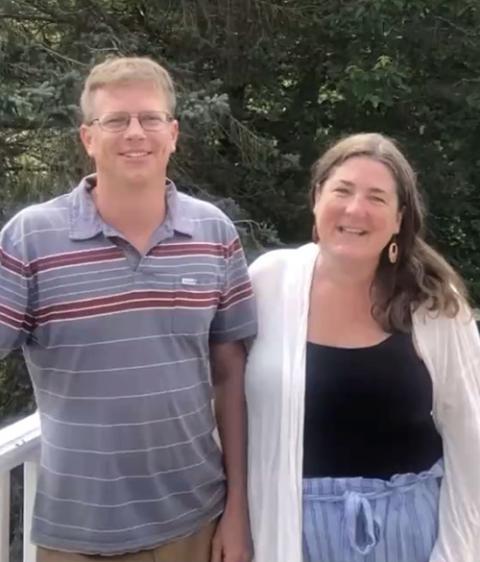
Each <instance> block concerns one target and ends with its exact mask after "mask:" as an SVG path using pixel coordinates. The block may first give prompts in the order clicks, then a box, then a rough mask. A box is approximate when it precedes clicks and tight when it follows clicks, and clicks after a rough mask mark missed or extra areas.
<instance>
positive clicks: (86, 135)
mask: <svg viewBox="0 0 480 562" xmlns="http://www.w3.org/2000/svg"><path fill="white" fill-rule="evenodd" d="M79 133H80V140H81V141H82V144H83V146H84V148H85V152H86V153H87V154H88V155H89V156H90V157H91V158H93V136H92V131H91V129H90V127H89V126H88V125H85V124H82V125H80V130H79Z"/></svg>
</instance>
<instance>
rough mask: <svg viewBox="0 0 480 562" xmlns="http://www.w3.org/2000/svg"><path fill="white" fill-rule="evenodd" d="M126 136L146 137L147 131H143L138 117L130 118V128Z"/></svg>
mask: <svg viewBox="0 0 480 562" xmlns="http://www.w3.org/2000/svg"><path fill="white" fill-rule="evenodd" d="M125 136H126V137H127V138H129V137H144V136H145V131H144V130H143V127H142V126H141V125H140V121H139V120H138V117H137V116H135V115H132V116H131V117H130V123H129V124H128V127H127V129H126V131H125Z"/></svg>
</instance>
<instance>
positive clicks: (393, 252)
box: [388, 242, 398, 263]
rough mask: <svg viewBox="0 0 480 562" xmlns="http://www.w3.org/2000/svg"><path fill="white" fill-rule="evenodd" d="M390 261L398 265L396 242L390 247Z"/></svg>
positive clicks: (391, 243)
mask: <svg viewBox="0 0 480 562" xmlns="http://www.w3.org/2000/svg"><path fill="white" fill-rule="evenodd" d="M388 259H389V260H390V263H397V259H398V244H397V243H396V242H390V246H389V247H388Z"/></svg>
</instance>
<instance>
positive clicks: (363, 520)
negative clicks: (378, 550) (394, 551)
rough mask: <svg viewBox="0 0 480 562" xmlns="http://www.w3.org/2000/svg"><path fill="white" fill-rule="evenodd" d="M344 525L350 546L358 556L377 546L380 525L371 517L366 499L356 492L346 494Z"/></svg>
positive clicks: (370, 510)
mask: <svg viewBox="0 0 480 562" xmlns="http://www.w3.org/2000/svg"><path fill="white" fill-rule="evenodd" d="M344 498H345V523H346V530H347V535H348V539H349V542H350V546H351V547H352V548H353V549H354V550H356V551H357V552H359V553H360V554H363V555H365V554H369V553H370V552H371V551H372V550H373V549H374V548H375V547H376V546H377V544H378V541H379V540H380V534H381V524H380V523H379V521H378V519H376V518H375V517H374V515H373V510H372V506H371V504H370V502H369V501H368V499H367V498H366V497H364V496H362V495H361V494H359V493H357V492H347V493H346V494H345V496H344Z"/></svg>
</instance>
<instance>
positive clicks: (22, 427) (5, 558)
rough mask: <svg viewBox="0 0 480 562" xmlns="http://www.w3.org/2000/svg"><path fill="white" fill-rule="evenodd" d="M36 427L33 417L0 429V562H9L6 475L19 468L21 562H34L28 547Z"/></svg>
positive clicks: (33, 553) (32, 548)
mask: <svg viewBox="0 0 480 562" xmlns="http://www.w3.org/2000/svg"><path fill="white" fill-rule="evenodd" d="M39 452H40V423H39V419H38V415H37V414H33V415H31V416H29V417H27V418H24V419H23V420H20V421H18V422H17V423H14V424H12V425H9V426H7V427H5V428H3V429H0V561H1V562H9V559H10V558H9V550H10V546H9V538H10V471H11V470H12V469H13V468H15V467H17V466H21V465H23V562H35V557H36V548H35V546H34V545H32V544H31V543H30V528H31V523H32V512H33V501H34V498H35V490H36V488H37V466H38V456H39Z"/></svg>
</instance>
